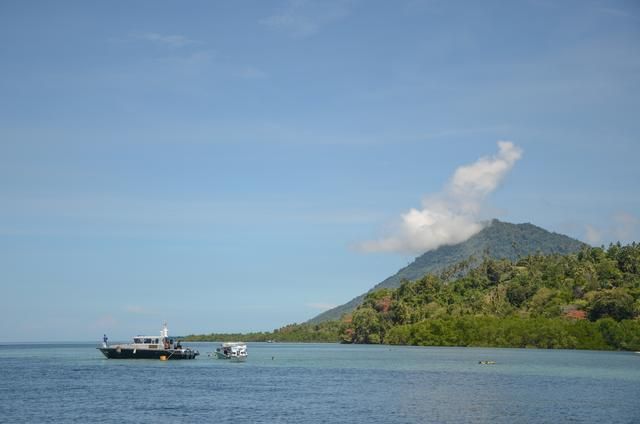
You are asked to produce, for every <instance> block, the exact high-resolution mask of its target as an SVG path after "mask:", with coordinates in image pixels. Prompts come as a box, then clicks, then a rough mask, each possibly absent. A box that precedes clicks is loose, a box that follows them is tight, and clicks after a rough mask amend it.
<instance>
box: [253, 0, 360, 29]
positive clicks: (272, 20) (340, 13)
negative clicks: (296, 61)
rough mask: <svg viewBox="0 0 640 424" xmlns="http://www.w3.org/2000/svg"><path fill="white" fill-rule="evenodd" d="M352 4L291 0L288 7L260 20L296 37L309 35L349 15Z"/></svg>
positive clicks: (342, 0) (349, 0)
mask: <svg viewBox="0 0 640 424" xmlns="http://www.w3.org/2000/svg"><path fill="white" fill-rule="evenodd" d="M352 5H353V1H352V0H331V1H329V0H326V1H315V0H289V2H288V3H287V7H285V8H284V9H283V10H281V11H280V12H278V13H276V14H274V15H271V16H269V17H267V18H264V19H263V20H261V21H260V22H261V23H262V24H264V25H267V26H268V27H270V28H273V29H277V30H281V31H285V32H288V33H289V34H291V35H292V36H294V37H307V36H310V35H313V34H315V33H317V32H318V31H319V30H320V29H321V28H322V27H324V26H326V25H328V24H331V23H333V22H336V21H339V20H342V19H344V18H346V17H347V16H349V14H350V13H351V7H352Z"/></svg>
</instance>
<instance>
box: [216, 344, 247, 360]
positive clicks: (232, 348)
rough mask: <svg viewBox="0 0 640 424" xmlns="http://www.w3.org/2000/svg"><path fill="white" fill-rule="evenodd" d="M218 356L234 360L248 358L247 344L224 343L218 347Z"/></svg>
mask: <svg viewBox="0 0 640 424" xmlns="http://www.w3.org/2000/svg"><path fill="white" fill-rule="evenodd" d="M215 353H216V357H217V358H218V359H230V360H232V361H246V360H247V345H246V344H244V343H243V342H227V343H222V344H221V345H220V347H219V348H217V349H216V352H215Z"/></svg>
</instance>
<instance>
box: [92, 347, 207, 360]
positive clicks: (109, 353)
mask: <svg viewBox="0 0 640 424" xmlns="http://www.w3.org/2000/svg"><path fill="white" fill-rule="evenodd" d="M97 349H98V350H100V352H102V354H103V355H104V356H106V357H107V358H108V359H162V357H164V358H165V359H167V360H173V359H195V358H196V356H198V355H199V353H198V351H197V350H191V349H132V348H125V347H117V346H116V347H99V348H97Z"/></svg>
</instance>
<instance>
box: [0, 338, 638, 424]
mask: <svg viewBox="0 0 640 424" xmlns="http://www.w3.org/2000/svg"><path fill="white" fill-rule="evenodd" d="M185 345H189V346H192V347H194V348H196V349H198V350H199V351H200V353H201V355H200V356H199V357H198V358H197V359H195V360H191V361H164V362H163V361H158V360H114V359H106V358H104V357H103V356H102V354H101V353H100V352H99V351H98V350H96V349H95V347H96V346H97V345H96V344H93V343H62V344H0V422H2V423H73V422H77V423H143V422H144V423H163V422H167V423H178V422H179V423H231V422H237V423H385V424H390V423H492V424H494V423H640V354H635V353H632V352H593V351H569V350H533V349H522V350H521V349H482V348H433V347H390V346H352V345H337V344H335V345H334V344H284V343H283V344H280V343H273V344H269V343H249V344H248V348H249V359H248V361H247V362H246V363H230V362H228V361H224V360H218V359H213V358H211V357H209V356H208V354H209V353H211V352H212V351H213V350H214V349H215V347H216V346H217V344H214V343H185ZM483 360H490V361H495V362H496V364H495V365H481V364H479V363H478V361H483Z"/></svg>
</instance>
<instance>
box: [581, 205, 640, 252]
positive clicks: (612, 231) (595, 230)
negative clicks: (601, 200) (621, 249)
mask: <svg viewBox="0 0 640 424" xmlns="http://www.w3.org/2000/svg"><path fill="white" fill-rule="evenodd" d="M639 230H640V219H639V218H638V217H637V216H635V215H633V214H631V213H629V212H625V211H620V212H618V213H616V214H614V215H613V216H612V217H611V220H610V221H609V222H608V223H604V224H603V225H601V226H594V225H586V226H585V240H586V241H587V243H589V244H591V245H600V244H603V243H615V242H618V241H619V242H621V243H630V242H632V241H638V239H640V231H639Z"/></svg>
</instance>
